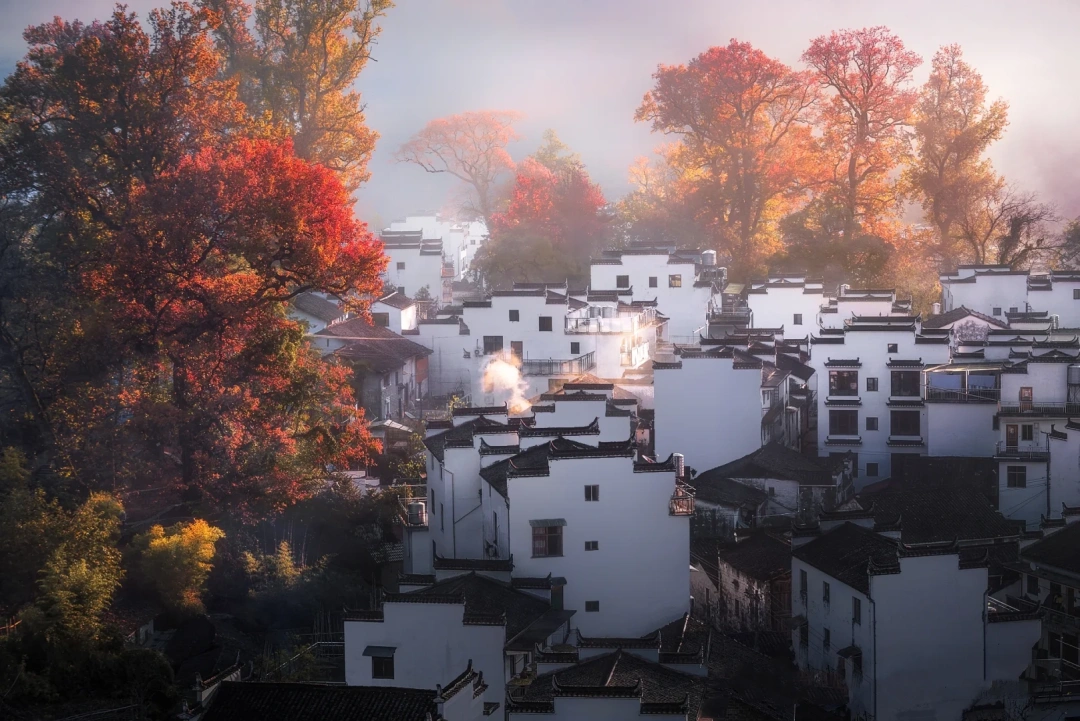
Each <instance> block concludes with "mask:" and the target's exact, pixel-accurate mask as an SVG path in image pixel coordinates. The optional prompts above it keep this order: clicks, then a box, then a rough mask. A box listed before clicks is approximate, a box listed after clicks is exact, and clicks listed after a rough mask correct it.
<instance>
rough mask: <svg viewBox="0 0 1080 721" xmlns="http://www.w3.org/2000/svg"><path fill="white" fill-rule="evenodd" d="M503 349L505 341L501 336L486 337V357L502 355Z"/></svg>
mask: <svg viewBox="0 0 1080 721" xmlns="http://www.w3.org/2000/svg"><path fill="white" fill-rule="evenodd" d="M502 349H503V339H502V336H501V335H486V336H484V355H494V354H495V353H501V352H502Z"/></svg>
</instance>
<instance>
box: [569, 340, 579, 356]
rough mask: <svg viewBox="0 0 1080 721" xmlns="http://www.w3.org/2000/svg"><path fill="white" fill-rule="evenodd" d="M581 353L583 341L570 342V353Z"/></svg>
mask: <svg viewBox="0 0 1080 721" xmlns="http://www.w3.org/2000/svg"><path fill="white" fill-rule="evenodd" d="M580 354H581V343H579V342H578V341H574V342H572V343H571V344H570V355H580Z"/></svg>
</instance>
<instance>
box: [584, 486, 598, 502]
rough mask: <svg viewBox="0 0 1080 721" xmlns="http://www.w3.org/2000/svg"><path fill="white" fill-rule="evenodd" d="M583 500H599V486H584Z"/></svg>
mask: <svg viewBox="0 0 1080 721" xmlns="http://www.w3.org/2000/svg"><path fill="white" fill-rule="evenodd" d="M585 500H586V501H599V500H600V486H598V485H593V486H585Z"/></svg>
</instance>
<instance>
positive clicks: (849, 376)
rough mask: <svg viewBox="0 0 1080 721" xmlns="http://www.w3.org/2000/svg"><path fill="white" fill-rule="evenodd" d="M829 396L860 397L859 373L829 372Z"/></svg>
mask: <svg viewBox="0 0 1080 721" xmlns="http://www.w3.org/2000/svg"><path fill="white" fill-rule="evenodd" d="M829 395H830V396H857V395H859V371H829Z"/></svg>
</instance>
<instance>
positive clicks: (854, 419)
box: [829, 411, 859, 436]
mask: <svg viewBox="0 0 1080 721" xmlns="http://www.w3.org/2000/svg"><path fill="white" fill-rule="evenodd" d="M858 434H859V412H858V411H829V435H830V436H857V435H858Z"/></svg>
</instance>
